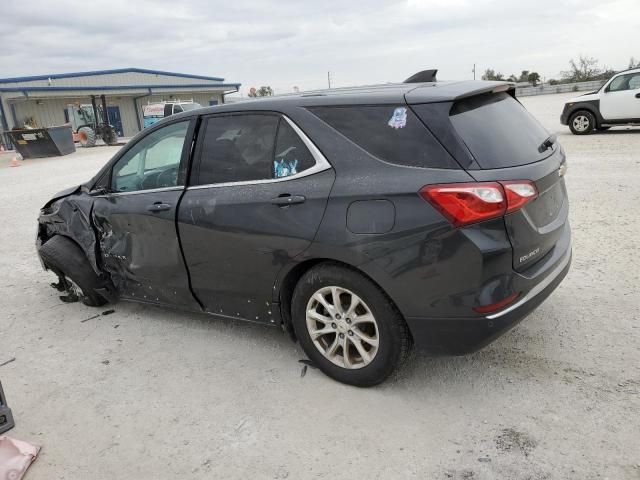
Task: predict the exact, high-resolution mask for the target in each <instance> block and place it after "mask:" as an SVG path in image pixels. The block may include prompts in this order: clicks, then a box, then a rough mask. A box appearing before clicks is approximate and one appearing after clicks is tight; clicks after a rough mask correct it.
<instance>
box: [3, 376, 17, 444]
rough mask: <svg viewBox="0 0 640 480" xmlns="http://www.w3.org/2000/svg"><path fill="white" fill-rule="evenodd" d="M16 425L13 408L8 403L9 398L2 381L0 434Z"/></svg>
mask: <svg viewBox="0 0 640 480" xmlns="http://www.w3.org/2000/svg"><path fill="white" fill-rule="evenodd" d="M14 426H15V423H14V422H13V415H12V414H11V409H10V408H9V406H8V405H7V399H6V398H5V396H4V392H3V391H2V382H0V434H2V433H4V432H6V431H7V430H11V429H12V428H13V427H14Z"/></svg>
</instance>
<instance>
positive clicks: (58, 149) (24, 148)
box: [6, 125, 76, 158]
mask: <svg viewBox="0 0 640 480" xmlns="http://www.w3.org/2000/svg"><path fill="white" fill-rule="evenodd" d="M6 133H8V134H9V136H10V137H11V142H12V143H13V145H14V147H15V149H16V150H17V151H18V153H20V155H22V158H39V157H55V156H60V155H68V154H70V153H73V152H75V151H76V145H75V144H74V143H73V134H72V133H71V127H70V126H69V125H61V126H59V127H49V128H34V129H32V130H11V131H10V132H6Z"/></svg>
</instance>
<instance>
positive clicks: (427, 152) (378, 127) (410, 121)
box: [309, 105, 460, 168]
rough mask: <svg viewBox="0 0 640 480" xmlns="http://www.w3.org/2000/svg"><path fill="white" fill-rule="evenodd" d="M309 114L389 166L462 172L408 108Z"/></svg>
mask: <svg viewBox="0 0 640 480" xmlns="http://www.w3.org/2000/svg"><path fill="white" fill-rule="evenodd" d="M309 111H311V112H312V113H313V114H314V115H316V116H317V117H319V118H321V119H322V120H324V121H325V122H326V123H328V124H329V125H330V126H332V127H333V128H335V129H336V130H337V131H338V132H340V133H341V134H343V135H344V136H345V137H347V138H348V139H349V140H351V141H352V142H354V143H356V144H357V145H358V146H360V147H361V148H363V149H364V150H366V151H367V152H369V153H370V154H371V155H374V156H376V157H378V158H379V159H381V160H384V161H385V162H389V163H394V164H397V165H407V166H411V167H431V168H460V167H459V165H458V164H457V163H456V162H455V160H453V158H451V156H450V155H449V154H448V153H447V151H446V150H445V149H444V148H443V147H442V145H440V143H439V142H438V141H437V140H436V139H435V138H434V136H433V135H432V134H431V132H430V131H429V130H428V129H427V128H426V127H425V126H424V124H423V123H422V122H421V121H420V119H418V117H416V116H415V115H414V114H413V113H412V112H411V110H410V109H409V107H408V106H407V105H384V106H361V105H358V106H344V107H343V106H339V107H311V108H309Z"/></svg>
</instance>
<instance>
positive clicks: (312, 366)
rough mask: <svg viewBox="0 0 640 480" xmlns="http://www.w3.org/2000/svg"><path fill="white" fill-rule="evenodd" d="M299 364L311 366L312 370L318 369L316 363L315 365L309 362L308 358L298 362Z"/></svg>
mask: <svg viewBox="0 0 640 480" xmlns="http://www.w3.org/2000/svg"><path fill="white" fill-rule="evenodd" d="M298 363H302V364H304V365H307V366H309V367H311V368H316V369H317V368H318V367H317V366H316V364H315V363H313V362H312V361H311V360H307V359H306V358H303V359H301V360H298Z"/></svg>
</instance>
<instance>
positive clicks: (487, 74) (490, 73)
mask: <svg viewBox="0 0 640 480" xmlns="http://www.w3.org/2000/svg"><path fill="white" fill-rule="evenodd" d="M482 79H483V80H504V75H502V74H501V73H500V72H498V73H496V72H495V70H493V69H492V68H487V69H486V70H485V71H484V74H483V75H482Z"/></svg>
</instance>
